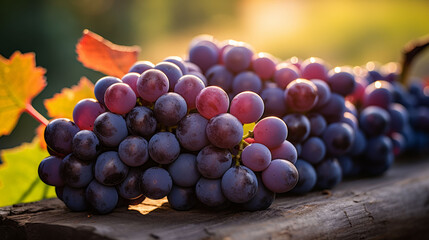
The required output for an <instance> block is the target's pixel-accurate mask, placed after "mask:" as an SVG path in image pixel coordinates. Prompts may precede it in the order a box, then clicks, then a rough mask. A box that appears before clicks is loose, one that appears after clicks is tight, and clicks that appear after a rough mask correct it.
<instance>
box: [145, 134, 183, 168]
mask: <svg viewBox="0 0 429 240" xmlns="http://www.w3.org/2000/svg"><path fill="white" fill-rule="evenodd" d="M179 154H180V145H179V142H178V141H177V138H176V137H175V136H174V134H172V133H170V132H158V133H156V134H155V135H153V136H152V138H151V139H150V140H149V155H150V157H151V158H152V160H154V161H155V162H157V163H160V164H169V163H172V162H173V161H174V160H176V158H177V157H178V156H179Z"/></svg>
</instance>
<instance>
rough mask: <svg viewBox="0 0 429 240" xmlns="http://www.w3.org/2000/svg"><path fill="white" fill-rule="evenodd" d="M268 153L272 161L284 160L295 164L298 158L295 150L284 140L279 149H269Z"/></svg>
mask: <svg viewBox="0 0 429 240" xmlns="http://www.w3.org/2000/svg"><path fill="white" fill-rule="evenodd" d="M300 146H301V145H300ZM270 151H271V158H272V159H285V160H288V161H289V162H291V163H292V164H295V162H296V160H297V158H298V152H297V149H296V148H295V146H294V145H293V144H292V143H291V142H289V141H288V140H284V142H283V143H282V144H281V145H280V146H279V147H276V148H271V149H270Z"/></svg>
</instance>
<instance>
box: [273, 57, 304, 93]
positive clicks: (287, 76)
mask: <svg viewBox="0 0 429 240" xmlns="http://www.w3.org/2000/svg"><path fill="white" fill-rule="evenodd" d="M297 78H299V69H298V68H297V67H295V66H294V65H292V64H290V63H280V64H278V65H277V66H276V72H275V73H274V82H276V83H277V85H278V87H279V88H281V89H286V87H287V85H289V83H290V82H292V81H293V80H295V79H297Z"/></svg>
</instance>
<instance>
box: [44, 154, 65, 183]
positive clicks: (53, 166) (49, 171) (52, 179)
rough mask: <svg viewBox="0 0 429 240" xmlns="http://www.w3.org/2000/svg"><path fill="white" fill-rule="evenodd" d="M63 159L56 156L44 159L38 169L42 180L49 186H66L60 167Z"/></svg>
mask: <svg viewBox="0 0 429 240" xmlns="http://www.w3.org/2000/svg"><path fill="white" fill-rule="evenodd" d="M61 162H62V159H61V158H59V157H56V156H49V157H47V158H44V159H43V160H42V161H41V162H40V164H39V168H38V171H37V172H38V174H39V178H40V180H42V182H44V183H45V184H47V185H50V186H56V187H62V186H64V179H63V178H62V176H61V174H60V172H61V171H60V169H61V168H60V166H61Z"/></svg>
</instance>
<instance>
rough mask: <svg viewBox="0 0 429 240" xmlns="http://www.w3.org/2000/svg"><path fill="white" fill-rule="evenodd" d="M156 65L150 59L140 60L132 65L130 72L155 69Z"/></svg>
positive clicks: (140, 72)
mask: <svg viewBox="0 0 429 240" xmlns="http://www.w3.org/2000/svg"><path fill="white" fill-rule="evenodd" d="M154 67H155V65H154V64H153V63H151V62H149V61H138V62H136V63H134V65H133V66H131V68H130V70H129V71H128V72H130V73H131V72H134V73H138V74H142V73H144V72H145V71H146V70H149V69H153V68H154Z"/></svg>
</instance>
